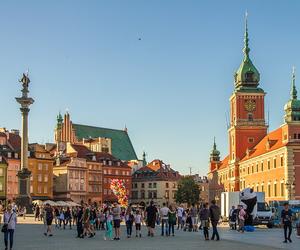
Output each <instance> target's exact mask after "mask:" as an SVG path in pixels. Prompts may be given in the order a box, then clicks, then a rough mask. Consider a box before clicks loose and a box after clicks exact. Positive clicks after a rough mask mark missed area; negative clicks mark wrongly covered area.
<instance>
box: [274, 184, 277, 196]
mask: <svg viewBox="0 0 300 250" xmlns="http://www.w3.org/2000/svg"><path fill="white" fill-rule="evenodd" d="M274 196H275V197H276V196H277V183H274Z"/></svg>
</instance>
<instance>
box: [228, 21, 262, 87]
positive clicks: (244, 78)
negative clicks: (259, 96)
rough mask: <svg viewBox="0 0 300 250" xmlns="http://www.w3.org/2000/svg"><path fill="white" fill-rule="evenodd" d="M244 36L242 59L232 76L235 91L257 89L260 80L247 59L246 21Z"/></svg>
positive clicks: (248, 50) (248, 49)
mask: <svg viewBox="0 0 300 250" xmlns="http://www.w3.org/2000/svg"><path fill="white" fill-rule="evenodd" d="M244 36H245V37H244V49H243V52H244V59H243V61H242V63H241V65H240V67H239V68H238V70H237V71H236V73H235V75H234V83H235V88H236V89H237V90H238V89H243V88H246V89H247V88H257V86H258V83H259V80H260V74H259V72H258V70H257V69H256V67H255V66H254V64H253V63H252V61H251V59H250V57H249V52H250V48H249V38H248V24H247V19H246V21H245V35H244Z"/></svg>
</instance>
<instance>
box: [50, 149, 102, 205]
mask: <svg viewBox="0 0 300 250" xmlns="http://www.w3.org/2000/svg"><path fill="white" fill-rule="evenodd" d="M53 172H54V175H55V178H54V182H55V186H54V194H55V199H56V200H73V201H75V202H78V203H79V202H81V201H85V202H94V201H95V202H98V203H102V164H101V163H100V162H99V157H98V155H97V153H95V152H92V151H90V150H89V149H88V148H87V147H86V146H84V145H80V144H71V143H67V148H66V151H65V153H64V154H63V155H59V156H58V157H57V159H56V165H55V166H54V169H53Z"/></svg>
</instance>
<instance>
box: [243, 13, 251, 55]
mask: <svg viewBox="0 0 300 250" xmlns="http://www.w3.org/2000/svg"><path fill="white" fill-rule="evenodd" d="M243 52H244V55H245V58H244V60H247V59H249V52H250V48H249V38H248V12H247V11H246V14H245V34H244V49H243Z"/></svg>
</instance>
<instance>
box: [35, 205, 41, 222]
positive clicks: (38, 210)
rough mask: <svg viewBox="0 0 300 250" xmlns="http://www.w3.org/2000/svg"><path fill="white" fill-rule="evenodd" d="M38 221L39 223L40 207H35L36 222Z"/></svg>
mask: <svg viewBox="0 0 300 250" xmlns="http://www.w3.org/2000/svg"><path fill="white" fill-rule="evenodd" d="M36 219H38V221H39V220H40V207H39V206H36V207H35V214H34V220H35V221H36Z"/></svg>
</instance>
